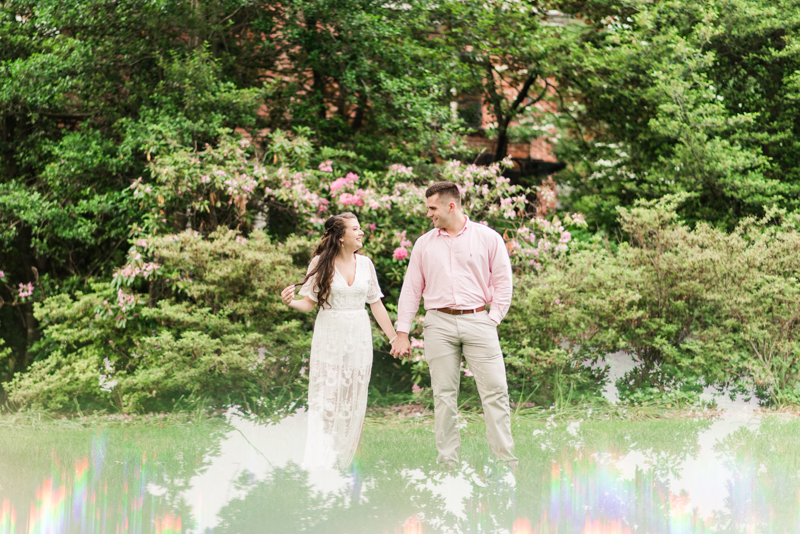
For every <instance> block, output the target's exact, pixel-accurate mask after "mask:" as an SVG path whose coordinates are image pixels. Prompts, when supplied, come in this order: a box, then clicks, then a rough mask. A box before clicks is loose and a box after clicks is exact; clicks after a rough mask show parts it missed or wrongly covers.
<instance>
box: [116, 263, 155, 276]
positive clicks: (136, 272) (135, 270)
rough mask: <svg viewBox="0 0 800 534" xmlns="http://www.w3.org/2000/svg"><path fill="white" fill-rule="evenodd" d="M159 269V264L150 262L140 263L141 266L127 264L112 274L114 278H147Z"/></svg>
mask: <svg viewBox="0 0 800 534" xmlns="http://www.w3.org/2000/svg"><path fill="white" fill-rule="evenodd" d="M159 267H161V266H160V265H159V264H157V263H150V262H146V263H142V264H141V265H136V264H131V263H129V264H127V265H125V266H124V267H123V268H121V269H119V270H117V272H115V273H114V278H116V277H117V276H121V277H122V278H135V277H137V276H144V277H145V278H147V277H149V276H150V275H151V274H152V273H153V272H155V271H156V270H157V269H158V268H159Z"/></svg>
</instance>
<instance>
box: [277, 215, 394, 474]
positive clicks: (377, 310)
mask: <svg viewBox="0 0 800 534" xmlns="http://www.w3.org/2000/svg"><path fill="white" fill-rule="evenodd" d="M363 235H364V232H362V231H361V225H360V224H359V223H358V219H357V218H356V216H355V215H353V214H352V213H342V214H341V215H335V216H333V217H330V218H329V219H328V220H327V221H325V235H324V236H323V237H322V241H321V242H320V243H319V245H318V246H317V249H316V251H315V252H314V258H313V259H312V260H311V264H310V265H309V266H308V273H307V274H306V278H305V280H304V281H303V284H302V288H301V289H300V292H299V294H300V295H301V296H303V300H295V296H294V288H295V286H293V285H292V286H289V287H287V288H286V289H284V290H283V291H282V292H281V298H282V299H283V302H285V303H286V304H287V305H288V306H289V307H291V308H293V309H295V310H297V311H301V312H310V311H312V310H313V309H314V307H315V306H318V307H319V313H318V314H317V320H316V323H315V325H314V337H313V338H312V340H311V363H310V365H309V367H310V370H309V383H308V440H307V442H306V454H305V466H306V468H307V469H313V468H319V467H323V468H331V467H334V466H337V465H338V466H339V467H342V468H343V467H347V466H348V465H350V462H352V460H353V455H354V454H355V452H356V448H357V447H358V442H359V439H360V438H361V426H362V425H363V423H364V414H365V412H366V410H367V389H368V386H369V376H370V371H371V370H372V329H371V326H370V322H369V316H368V315H367V310H366V309H365V308H364V304H365V303H366V304H369V305H370V309H371V310H372V315H373V316H374V317H375V320H376V321H377V322H378V325H380V327H381V329H382V330H383V333H384V334H386V335H387V336H388V337H389V339H390V340H391V341H390V342H393V341H394V340H395V338H396V337H397V333H396V332H395V331H394V327H393V326H392V321H391V319H390V318H389V314H388V313H387V312H386V308H385V307H384V306H383V302H381V297H382V296H383V293H381V289H380V286H379V285H378V277H377V275H376V274H375V267H374V266H373V264H372V261H370V259H369V258H367V257H366V256H362V255H360V254H357V252H358V250H359V249H360V248H361V246H362V243H361V238H362V236H363Z"/></svg>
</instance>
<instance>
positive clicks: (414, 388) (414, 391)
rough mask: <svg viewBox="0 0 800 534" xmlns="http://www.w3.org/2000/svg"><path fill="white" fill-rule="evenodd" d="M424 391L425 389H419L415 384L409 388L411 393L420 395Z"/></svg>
mask: <svg viewBox="0 0 800 534" xmlns="http://www.w3.org/2000/svg"><path fill="white" fill-rule="evenodd" d="M424 389H425V388H421V387H419V386H418V385H417V384H414V385H413V386H411V392H412V393H422V391H423V390H424Z"/></svg>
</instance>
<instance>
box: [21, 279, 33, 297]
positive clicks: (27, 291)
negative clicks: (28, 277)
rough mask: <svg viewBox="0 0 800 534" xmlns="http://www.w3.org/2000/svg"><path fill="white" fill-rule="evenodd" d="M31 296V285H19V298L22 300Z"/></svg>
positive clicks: (30, 283)
mask: <svg viewBox="0 0 800 534" xmlns="http://www.w3.org/2000/svg"><path fill="white" fill-rule="evenodd" d="M31 295H33V283H32V282H28V283H27V284H20V285H19V298H21V299H24V298H26V297H30V296H31Z"/></svg>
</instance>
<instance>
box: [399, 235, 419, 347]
mask: <svg viewBox="0 0 800 534" xmlns="http://www.w3.org/2000/svg"><path fill="white" fill-rule="evenodd" d="M423 249H424V247H423V245H422V243H420V240H419V239H418V240H417V243H416V244H415V245H414V248H413V249H412V250H411V259H410V260H409V262H408V270H407V271H406V277H405V279H404V280H403V289H401V290H400V299H399V300H398V301H397V331H398V332H405V333H406V334H407V333H409V332H411V323H413V322H414V317H416V316H417V311H419V301H420V299H421V298H422V291H423V290H424V289H425V275H424V274H423V272H422V255H423Z"/></svg>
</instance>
